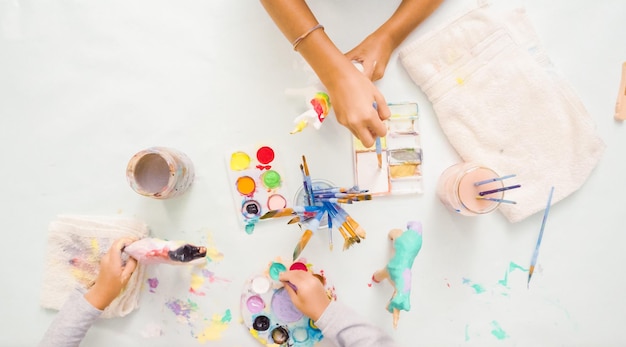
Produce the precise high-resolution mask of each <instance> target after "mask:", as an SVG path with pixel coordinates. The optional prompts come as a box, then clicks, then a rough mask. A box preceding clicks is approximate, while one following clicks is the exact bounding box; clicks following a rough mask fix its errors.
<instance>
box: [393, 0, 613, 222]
mask: <svg viewBox="0 0 626 347" xmlns="http://www.w3.org/2000/svg"><path fill="white" fill-rule="evenodd" d="M399 55H400V60H401V62H402V64H403V65H404V67H405V69H406V70H407V71H408V73H409V75H410V77H411V78H412V79H413V81H414V82H415V83H416V84H417V85H418V86H419V87H420V88H421V89H422V90H423V92H424V93H425V94H426V95H427V96H428V98H429V100H430V101H431V102H432V104H433V109H434V111H435V113H436V115H437V118H438V120H439V124H440V126H441V128H442V130H443V132H444V133H445V135H446V136H447V138H448V140H449V141H450V143H451V144H452V146H453V147H454V148H455V149H456V151H457V153H458V154H459V155H460V157H461V158H462V159H463V160H464V161H467V162H469V161H473V162H480V163H483V164H485V165H487V166H489V167H491V168H493V169H494V170H496V171H497V172H498V173H500V174H501V175H508V174H516V175H517V177H516V178H514V179H512V180H506V181H504V183H506V184H521V185H522V186H521V188H519V189H513V190H509V191H507V192H506V193H505V195H506V199H508V200H515V201H517V204H516V205H513V204H502V205H501V206H500V209H499V210H500V211H501V212H502V213H503V214H504V216H505V217H506V218H507V219H508V220H509V221H510V222H518V221H521V220H523V219H524V218H526V217H528V216H530V215H532V214H534V213H536V212H538V211H540V210H543V209H544V208H545V204H546V201H547V198H548V194H549V192H550V187H552V186H554V187H555V190H554V198H553V202H554V203H556V202H558V201H559V200H562V199H563V198H565V197H567V196H568V195H570V194H571V193H573V192H574V191H576V190H577V189H578V188H580V186H581V185H582V184H583V183H584V182H585V180H586V179H587V177H588V176H589V174H590V173H591V171H592V170H593V168H594V167H595V166H596V164H597V163H598V161H599V160H600V158H601V156H602V154H603V152H604V149H605V147H606V146H605V144H604V142H603V141H602V140H601V139H600V137H599V136H598V135H597V133H596V129H595V124H594V123H593V121H592V119H591V117H590V115H589V114H588V113H587V111H586V109H585V107H584V106H583V105H582V103H581V101H580V100H579V98H578V97H577V96H576V95H575V93H574V92H573V91H572V89H571V88H570V87H569V85H568V84H567V82H565V81H564V80H563V79H562V78H561V77H559V75H558V74H557V72H556V71H555V69H554V67H553V65H552V64H551V62H550V60H549V58H548V56H547V55H546V54H545V52H544V51H543V49H542V47H541V45H540V42H539V40H538V38H537V36H536V34H535V32H534V29H533V27H532V25H531V24H530V22H529V20H528V18H527V16H526V13H525V11H524V10H523V9H518V10H515V11H510V12H508V13H499V12H496V10H495V9H492V8H490V7H488V6H483V7H480V8H477V9H474V10H472V11H470V12H468V13H466V14H464V15H463V16H461V17H460V18H458V19H456V20H454V21H452V22H450V23H448V24H446V25H445V26H444V27H442V28H441V29H438V30H435V31H433V32H431V33H430V34H427V35H425V36H423V37H421V38H419V39H417V40H416V41H414V42H411V43H410V44H409V45H407V46H406V47H405V48H403V49H402V50H401V51H400V52H399Z"/></svg>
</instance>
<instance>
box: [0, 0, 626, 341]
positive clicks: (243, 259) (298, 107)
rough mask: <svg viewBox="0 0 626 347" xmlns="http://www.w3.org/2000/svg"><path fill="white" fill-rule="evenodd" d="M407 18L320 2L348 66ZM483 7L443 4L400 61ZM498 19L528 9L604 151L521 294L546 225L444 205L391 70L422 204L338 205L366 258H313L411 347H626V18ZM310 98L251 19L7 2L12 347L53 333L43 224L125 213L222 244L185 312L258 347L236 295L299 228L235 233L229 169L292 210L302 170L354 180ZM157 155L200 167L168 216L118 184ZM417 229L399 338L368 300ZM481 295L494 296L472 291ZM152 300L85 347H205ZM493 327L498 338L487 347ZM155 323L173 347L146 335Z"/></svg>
mask: <svg viewBox="0 0 626 347" xmlns="http://www.w3.org/2000/svg"><path fill="white" fill-rule="evenodd" d="M398 3H399V1H397V0H396V1H375V0H313V1H310V5H311V7H312V8H313V9H314V11H315V13H316V14H317V16H318V19H319V21H320V22H321V23H323V24H324V25H325V26H326V31H327V33H328V34H329V35H330V36H331V38H333V39H334V40H335V42H336V43H337V45H338V47H339V48H340V49H342V50H344V51H347V50H349V49H350V48H352V47H353V46H354V45H356V44H357V43H359V42H360V40H361V39H362V38H363V37H364V36H365V35H367V34H368V33H369V32H371V31H372V30H374V29H375V28H376V27H377V26H378V25H379V24H381V23H382V22H383V21H384V20H385V19H386V18H388V16H389V15H390V14H391V13H392V12H393V11H394V9H395V8H396V7H397V4H398ZM474 4H475V1H470V0H448V1H446V2H445V3H444V4H443V5H442V6H441V7H440V8H439V9H438V10H437V12H435V13H434V14H433V15H432V16H431V17H430V18H429V19H428V20H427V21H426V22H425V23H423V25H422V26H420V28H418V29H417V30H416V31H415V32H413V33H412V35H411V36H410V37H409V38H408V39H407V41H406V42H405V43H408V42H411V41H413V40H414V39H416V38H417V37H419V36H421V35H423V34H425V33H426V32H428V31H430V30H432V29H434V28H436V27H437V26H438V25H440V24H441V23H444V22H445V21H446V20H448V19H450V18H452V17H454V16H457V15H459V14H461V13H463V12H465V11H466V10H467V9H469V8H471V7H472V6H474ZM498 5H503V6H504V7H510V8H513V7H514V6H518V5H521V6H524V7H525V8H526V9H527V13H528V16H529V17H530V19H531V21H532V23H533V25H534V26H535V28H536V31H537V33H538V35H539V37H540V39H541V40H542V43H543V44H544V46H545V49H546V51H547V53H548V54H549V56H550V58H551V59H552V61H553V63H554V64H555V66H556V68H557V69H558V70H559V71H560V73H561V74H562V75H563V76H564V77H565V79H566V80H568V81H569V82H570V83H571V85H572V87H573V88H574V90H575V91H576V92H577V93H578V95H579V96H580V98H581V99H582V101H583V103H584V105H585V106H586V107H587V109H588V111H589V113H590V114H591V115H592V117H593V119H594V120H595V122H596V124H597V129H598V132H599V134H600V136H601V137H602V139H603V140H604V141H605V142H606V144H607V150H606V152H605V154H604V156H603V158H602V159H601V161H600V163H599V165H598V166H597V167H596V169H595V170H594V171H593V172H592V174H591V176H590V177H589V179H588V181H587V182H586V184H585V185H584V186H583V187H582V188H581V189H579V190H578V191H577V192H576V193H574V194H573V195H571V196H570V197H568V198H566V199H565V200H564V201H561V202H559V203H558V204H556V205H554V206H553V207H552V209H551V212H550V216H549V219H548V222H547V226H546V232H545V235H544V239H543V244H542V248H541V252H540V256H539V262H538V269H537V270H536V272H535V275H534V276H533V281H532V282H531V287H530V289H527V288H526V277H527V273H526V272H523V271H519V270H515V271H511V272H510V273H509V274H508V277H507V285H506V286H503V285H500V284H498V281H500V280H503V279H504V277H505V274H507V269H508V268H509V264H510V262H514V263H515V264H519V265H521V266H523V267H525V268H527V267H528V262H529V259H530V256H531V254H532V250H533V248H534V245H535V242H536V237H537V234H538V231H539V227H540V225H541V218H542V214H541V213H538V214H535V215H533V216H531V217H529V218H527V219H525V220H524V221H522V222H519V223H516V224H510V223H508V222H507V221H506V219H505V218H504V217H503V216H502V215H500V214H499V213H494V214H491V215H487V216H481V217H479V218H473V219H472V218H467V217H463V216H458V215H453V214H451V213H450V212H448V211H447V210H446V209H445V208H444V206H443V205H442V204H441V203H440V202H439V201H438V200H437V197H436V195H435V185H436V182H437V179H438V177H439V175H440V174H441V172H442V171H443V170H444V169H445V168H446V167H448V166H450V165H452V164H454V163H456V162H457V161H458V160H459V158H458V156H457V155H456V153H455V152H454V151H453V149H452V148H451V147H450V145H449V144H448V142H447V139H446V138H445V136H444V135H443V133H442V132H441V129H440V128H439V125H438V123H437V119H436V116H435V114H433V112H432V108H431V107H430V103H429V102H428V100H427V99H426V98H425V96H424V94H423V93H422V92H421V91H420V89H419V88H418V87H417V86H416V85H415V84H414V83H413V82H412V81H411V80H410V79H409V77H408V75H407V74H406V73H405V71H404V70H403V68H402V66H401V64H400V62H399V61H398V59H397V55H394V56H393V57H392V59H391V61H390V63H389V66H388V68H387V71H386V74H385V77H384V79H383V80H381V81H380V82H379V83H378V86H379V87H380V89H381V90H382V92H383V93H384V95H385V96H386V98H387V100H388V101H416V102H418V104H419V106H420V112H421V119H420V128H421V130H422V137H421V141H422V145H423V148H424V158H425V161H424V166H423V173H424V180H425V187H424V188H425V192H424V194H423V195H420V196H404V197H391V198H380V199H376V200H373V201H370V202H363V203H358V204H355V205H352V206H348V207H347V208H348V211H349V213H350V214H351V215H352V216H353V217H354V218H355V219H356V220H357V221H359V222H360V223H361V225H362V226H364V227H365V229H366V230H367V232H368V239H367V240H366V241H365V242H364V243H361V244H360V245H358V246H357V247H354V248H352V249H350V250H348V251H345V252H342V251H341V250H340V249H339V247H335V250H334V251H333V252H330V251H329V250H328V246H327V243H328V237H327V233H324V232H321V233H318V235H315V236H314V237H313V239H312V240H311V242H310V243H309V245H308V247H307V249H306V250H305V253H303V256H305V257H306V258H307V259H308V260H309V261H311V262H312V263H313V264H314V265H315V266H316V267H317V268H322V269H324V270H325V272H326V274H327V275H328V278H329V280H330V281H332V282H333V283H334V284H335V286H336V290H337V295H338V298H339V300H341V301H343V302H345V303H346V304H347V305H349V306H351V307H352V308H354V309H355V310H356V311H357V312H358V313H359V314H362V315H364V316H366V317H367V318H368V319H369V320H371V321H372V322H373V323H374V324H377V325H379V326H382V327H383V328H384V329H386V330H387V331H388V332H389V333H390V334H393V336H394V337H395V338H396V340H397V341H398V342H399V343H400V344H401V345H404V346H417V345H423V346H459V345H462V346H463V345H476V346H486V345H498V346H500V345H501V346H617V345H624V344H626V337H625V336H626V335H624V334H623V327H624V325H625V324H626V313H625V312H626V300H624V298H623V296H624V293H626V279H625V277H624V270H623V269H624V263H625V260H626V252H624V251H623V249H624V245H625V242H624V241H626V234H624V231H625V227H624V225H625V222H624V209H625V207H626V199H625V198H624V196H625V195H626V184H625V183H624V179H626V166H625V164H624V162H625V160H624V149H625V148H626V134H624V131H625V130H626V129H624V124H622V123H619V122H616V121H614V120H613V113H614V106H615V100H616V96H617V89H618V85H619V77H620V70H621V63H622V62H623V61H626V44H625V43H626V40H625V38H624V35H625V33H626V20H625V17H624V16H625V15H626V2H624V1H622V0H612V1H611V0H600V1H567V0H552V1H548V2H546V1H538V0H527V1H519V2H513V3H509V2H504V1H500V2H499V3H498ZM311 81H312V77H311V73H310V72H309V71H307V69H306V66H305V64H304V63H303V61H302V60H301V58H300V57H299V56H298V55H297V54H296V53H294V52H293V51H292V50H291V47H290V45H289V43H288V42H287V41H286V40H285V39H284V37H283V36H282V34H281V33H280V32H279V31H278V29H277V28H276V27H275V26H274V24H273V22H272V21H271V20H270V18H269V17H268V16H267V14H266V13H265V11H264V9H263V8H262V6H261V5H260V3H259V2H258V1H250V0H179V1H163V0H151V1H147V0H134V1H127V0H124V1H121V0H110V1H99V0H95V1H81V0H63V1H60V0H57V1H54V0H52V1H49V0H0V141H2V143H1V145H0V160H1V162H2V170H1V171H0V182H3V187H2V189H1V193H0V196H2V198H1V199H2V200H0V201H1V203H2V204H1V209H0V229H1V230H2V240H3V242H2V252H1V253H0V254H1V258H0V264H1V265H0V266H1V267H2V269H1V273H2V285H1V286H0V312H1V313H0V317H1V318H0V327H1V328H0V345H1V346H32V345H35V344H36V342H37V341H39V339H40V338H41V336H42V335H43V333H44V331H45V330H46V328H47V327H48V325H49V324H50V322H51V321H52V319H53V318H54V315H55V312H52V311H47V310H44V309H42V308H41V307H40V306H39V303H38V298H39V294H40V286H41V280H42V277H43V269H44V254H45V247H46V238H47V228H48V223H50V222H51V221H52V220H54V219H55V218H56V216H57V215H59V214H85V215H105V216H110V215H122V216H132V217H136V218H139V219H141V220H143V221H145V222H146V223H148V224H149V225H150V227H151V229H152V232H153V235H155V236H157V237H162V238H169V239H186V240H189V241H192V242H193V241H196V240H201V239H203V238H204V239H206V235H207V234H209V235H212V238H213V242H214V244H215V247H216V248H218V249H219V250H220V251H221V252H223V254H224V258H223V260H222V261H220V262H217V263H214V264H211V265H210V270H211V271H214V272H215V273H216V276H219V277H221V278H225V279H227V281H218V282H216V283H214V284H212V285H211V286H210V287H209V289H208V290H207V296H205V297H195V298H193V299H194V300H195V301H196V302H198V303H199V305H200V307H201V309H202V312H203V314H204V315H205V316H207V317H209V318H210V317H211V315H213V314H222V313H223V312H224V311H225V310H226V309H231V311H232V312H233V316H234V318H233V321H232V322H231V324H230V325H229V327H228V329H227V330H226V331H225V332H224V333H223V335H222V338H221V340H218V341H214V342H208V343H207V345H214V346H233V347H235V346H254V345H256V344H257V342H256V341H255V340H253V339H252V338H251V337H250V336H249V334H248V332H247V331H246V329H245V327H244V326H243V325H241V324H239V295H240V292H241V288H242V286H243V283H244V281H245V279H246V278H247V277H248V276H250V275H252V274H255V273H257V272H259V271H261V270H262V269H263V268H264V267H265V265H266V264H267V263H268V262H269V261H271V260H272V259H274V258H275V257H277V256H280V257H283V258H285V259H289V258H290V255H291V252H292V250H293V247H294V245H295V243H296V241H297V239H298V238H299V235H300V231H299V230H298V228H297V227H296V226H294V225H286V220H277V221H271V222H267V223H264V224H262V225H259V226H257V228H256V230H255V231H254V233H253V234H252V235H247V234H246V233H245V232H243V230H242V229H241V227H240V225H239V224H238V221H237V213H236V211H235V209H234V207H233V200H232V195H231V189H230V186H229V183H228V177H227V170H226V164H225V156H226V155H227V154H228V153H229V152H230V151H231V150H233V149H236V148H237V147H238V146H244V147H246V148H248V147H250V146H256V145H260V144H269V145H271V146H273V147H274V148H275V149H276V150H277V160H278V161H279V162H280V165H281V166H282V168H283V171H284V175H283V176H284V179H285V183H286V184H287V186H288V187H289V188H290V189H291V190H292V191H293V192H295V189H296V188H297V187H298V186H299V184H300V182H301V176H300V172H299V168H298V165H299V163H300V157H301V156H302V155H303V154H304V155H306V156H307V159H308V163H309V166H310V169H311V174H312V176H313V177H317V178H324V179H327V180H331V181H333V182H335V183H336V184H338V185H348V184H350V183H352V166H351V165H352V164H351V150H350V134H349V133H348V131H347V130H346V129H345V128H343V127H341V126H340V125H338V124H337V123H336V122H335V120H334V119H329V120H328V121H327V122H326V123H325V124H324V126H323V128H322V129H321V130H320V131H314V130H312V129H306V130H305V131H304V132H303V133H300V134H297V135H290V134H289V131H290V130H291V128H292V126H293V124H292V120H293V118H294V117H295V116H296V115H298V114H299V113H300V112H302V111H303V105H304V104H303V100H299V99H296V98H289V97H286V96H285V94H284V90H285V89H286V88H293V87H305V86H307V85H309V84H310V83H311ZM154 145H159V146H171V147H174V148H178V149H180V150H182V151H184V152H185V153H187V154H188V155H189V156H190V157H191V158H192V160H193V162H194V164H195V166H196V170H197V178H196V181H195V182H194V185H193V187H192V189H191V190H190V191H189V192H188V193H187V194H185V195H184V196H182V197H180V198H176V199H172V200H168V201H158V200H153V199H150V198H146V197H142V196H140V195H138V194H136V193H135V192H134V191H132V190H131V189H130V187H129V186H128V184H127V182H126V178H125V167H126V164H127V162H128V160H129V159H130V157H131V156H132V155H133V154H134V153H135V152H137V151H139V150H141V149H143V148H145V147H150V146H154ZM413 219H416V220H420V221H422V223H423V225H424V244H423V248H422V251H421V253H420V254H419V255H418V257H417V259H416V262H415V265H414V267H413V274H414V275H413V276H414V277H413V291H412V309H411V311H410V312H402V314H401V319H400V323H399V327H398V329H397V330H395V331H394V330H393V328H392V324H391V316H390V315H389V314H388V313H387V312H386V311H385V309H384V308H385V305H386V303H387V301H388V300H389V298H390V297H391V292H392V288H391V286H390V285H389V284H388V283H381V284H379V285H375V286H374V287H372V288H370V287H368V286H367V284H368V283H369V279H370V277H371V275H372V273H373V272H374V271H375V270H377V269H379V268H380V267H382V266H384V265H385V264H386V261H387V259H388V257H389V251H390V246H389V242H388V241H387V239H386V237H387V232H388V231H389V230H390V229H392V228H403V227H404V226H405V224H406V222H407V221H408V220H413ZM335 236H336V238H335V243H338V241H339V238H338V237H337V236H338V234H337V235H335ZM159 271H161V272H159ZM180 271H184V270H180ZM153 272H157V273H160V274H161V276H160V277H159V278H160V280H161V282H162V285H161V286H160V287H159V289H160V295H161V296H162V297H184V296H185V295H187V293H186V291H187V289H188V283H186V282H184V281H177V280H176V278H177V277H178V276H175V274H176V273H175V272H174V275H172V276H171V277H168V276H170V275H171V274H172V270H171V269H153ZM164 275H165V276H164ZM168 278H169V280H168ZM474 284H477V285H480V286H481V287H482V288H483V289H485V292H483V293H477V292H476V291H475V290H474V288H472V285H474ZM158 298H159V297H158V296H156V295H154V294H150V293H147V291H144V293H143V294H142V302H141V307H140V309H139V310H138V311H136V312H134V313H132V314H131V315H129V316H127V317H124V318H121V319H113V320H108V321H104V320H102V321H98V322H97V323H96V324H95V326H93V327H92V329H91V330H90V331H89V333H88V335H87V337H86V338H85V341H84V345H85V346H138V345H146V344H150V345H153V346H170V345H172V344H174V343H175V344H176V345H183V346H194V345H199V342H198V341H197V340H195V339H194V337H193V336H192V334H191V333H190V329H189V327H188V326H186V325H185V324H181V323H179V322H177V321H176V319H175V317H173V314H172V313H171V312H170V311H168V310H167V309H165V308H164V307H163V305H162V303H161V301H159V299H158ZM494 322H495V323H494ZM494 324H497V325H498V326H499V327H501V329H502V330H504V331H506V334H507V337H506V338H504V339H502V340H499V339H498V338H496V337H495V336H494V335H493V334H492V332H491V331H492V330H493V329H494V327H495V325H494ZM154 325H156V326H158V327H160V328H159V329H161V330H162V336H159V337H152V338H147V337H143V336H142V333H141V332H142V331H145V330H146V327H147V326H154Z"/></svg>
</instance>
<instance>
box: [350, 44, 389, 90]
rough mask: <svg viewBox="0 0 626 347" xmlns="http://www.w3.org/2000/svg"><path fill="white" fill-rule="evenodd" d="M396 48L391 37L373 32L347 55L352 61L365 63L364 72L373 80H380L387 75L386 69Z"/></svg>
mask: <svg viewBox="0 0 626 347" xmlns="http://www.w3.org/2000/svg"><path fill="white" fill-rule="evenodd" d="M393 50H394V46H393V45H392V43H391V41H390V40H389V39H386V38H385V37H384V35H378V34H377V33H376V32H375V33H372V34H371V35H369V36H368V37H366V38H365V40H363V41H362V42H361V43H359V44H358V45H357V46H356V47H354V48H353V49H352V50H350V51H349V52H347V53H346V54H345V55H346V57H347V58H348V59H350V60H352V61H357V62H359V63H361V65H363V74H364V75H365V76H367V78H369V79H370V80H372V81H378V80H379V79H381V78H383V76H384V75H385V69H386V68H387V64H388V63H389V58H390V57H391V53H392V52H393Z"/></svg>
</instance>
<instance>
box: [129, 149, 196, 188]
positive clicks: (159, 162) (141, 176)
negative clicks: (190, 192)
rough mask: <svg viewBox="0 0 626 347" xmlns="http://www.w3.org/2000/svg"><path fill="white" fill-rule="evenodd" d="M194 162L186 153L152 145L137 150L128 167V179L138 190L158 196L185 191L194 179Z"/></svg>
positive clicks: (132, 186)
mask: <svg viewBox="0 0 626 347" xmlns="http://www.w3.org/2000/svg"><path fill="white" fill-rule="evenodd" d="M194 176H195V173H194V167H193V163H192V162H191V160H190V159H189V157H188V156H187V155H185V153H183V152H181V151H179V150H176V149H173V148H167V147H150V148H147V149H144V150H142V151H140V152H138V153H137V154H135V155H134V156H133V157H132V158H131V159H130V161H129V162H128V166H127V167H126V179H127V180H128V183H129V184H130V186H131V188H133V190H134V191H136V192H137V193H139V194H141V195H144V196H148V197H151V198H155V199H169V198H173V197H175V196H178V195H181V194H183V193H184V192H185V191H186V190H187V189H188V188H189V186H191V184H192V182H193V179H194Z"/></svg>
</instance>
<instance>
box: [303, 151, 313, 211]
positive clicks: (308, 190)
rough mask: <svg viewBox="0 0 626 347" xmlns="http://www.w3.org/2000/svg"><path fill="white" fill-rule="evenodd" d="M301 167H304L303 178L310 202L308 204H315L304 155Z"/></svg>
mask: <svg viewBox="0 0 626 347" xmlns="http://www.w3.org/2000/svg"><path fill="white" fill-rule="evenodd" d="M302 167H303V169H304V180H305V181H306V183H307V185H308V189H307V194H309V195H310V196H311V202H310V203H309V205H314V204H315V197H314V196H313V183H312V182H311V175H310V174H309V166H308V165H307V163H306V157H305V156H304V155H303V156H302Z"/></svg>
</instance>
